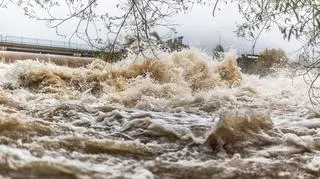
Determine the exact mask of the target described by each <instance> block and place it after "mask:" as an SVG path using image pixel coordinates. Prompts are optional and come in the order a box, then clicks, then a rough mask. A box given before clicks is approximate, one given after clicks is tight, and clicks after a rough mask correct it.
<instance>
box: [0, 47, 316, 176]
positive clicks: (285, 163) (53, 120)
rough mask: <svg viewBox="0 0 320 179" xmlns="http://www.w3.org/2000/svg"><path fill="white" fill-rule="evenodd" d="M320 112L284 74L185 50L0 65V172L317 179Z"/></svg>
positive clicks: (303, 87) (297, 83)
mask: <svg viewBox="0 0 320 179" xmlns="http://www.w3.org/2000/svg"><path fill="white" fill-rule="evenodd" d="M319 151H320V112H319V111H318V110H317V106H313V105H311V103H310V100H309V96H308V85H307V84H306V83H305V81H304V80H303V78H302V77H295V78H291V76H290V70H287V71H285V70H284V71H281V72H279V73H277V74H273V75H269V76H266V77H259V76H255V75H246V74H242V73H241V72H240V69H239V68H238V67H237V65H236V62H235V59H234V57H232V56H229V57H226V58H225V60H224V61H222V62H213V61H210V60H207V59H206V58H205V57H203V56H202V55H200V53H199V52H197V51H195V50H187V51H182V52H177V53H171V54H167V55H164V56H163V57H161V58H160V59H157V60H143V59H130V58H128V59H126V60H124V61H122V62H118V63H116V64H107V63H105V62H103V61H99V60H96V61H93V62H92V63H91V64H89V65H88V66H85V67H80V68H69V67H63V66H56V65H53V64H47V63H41V62H37V61H31V60H25V61H16V62H14V63H11V64H4V63H0V178H5V179H7V178H13V179H20V178H21V179H25V178H35V179H43V178H59V179H63V178H79V179H87V178H98V179H100V178H117V179H118V178H133V179H153V178H156V179H171V178H172V179H173V178H181V179H185V178H197V179H198V178H199V179H202V178H203V179H204V178H290V179H291V178H319V177H320V152H319Z"/></svg>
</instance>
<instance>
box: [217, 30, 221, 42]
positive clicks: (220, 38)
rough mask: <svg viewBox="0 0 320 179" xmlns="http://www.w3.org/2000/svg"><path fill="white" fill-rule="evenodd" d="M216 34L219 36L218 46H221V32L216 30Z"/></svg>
mask: <svg viewBox="0 0 320 179" xmlns="http://www.w3.org/2000/svg"><path fill="white" fill-rule="evenodd" d="M217 33H218V34H219V45H221V32H220V31H218V30H217Z"/></svg>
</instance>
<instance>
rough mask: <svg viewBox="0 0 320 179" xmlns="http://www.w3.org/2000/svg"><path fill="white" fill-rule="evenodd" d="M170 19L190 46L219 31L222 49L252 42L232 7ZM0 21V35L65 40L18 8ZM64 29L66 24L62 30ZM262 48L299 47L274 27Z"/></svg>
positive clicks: (208, 43) (213, 41) (205, 44)
mask: <svg viewBox="0 0 320 179" xmlns="http://www.w3.org/2000/svg"><path fill="white" fill-rule="evenodd" d="M173 20H174V21H175V22H177V23H178V24H180V25H179V26H178V27H177V31H178V34H176V35H177V36H179V35H183V36H184V37H185V42H186V43H189V44H192V45H193V46H198V47H202V48H208V49H211V48H213V47H214V46H215V45H217V44H218V39H219V33H221V38H222V44H223V46H224V47H225V48H227V49H228V48H231V47H232V48H235V49H238V50H240V51H247V52H250V51H251V46H252V42H248V41H246V40H244V39H241V38H238V37H237V36H236V35H235V33H234V30H235V29H236V23H237V22H240V21H241V17H240V15H239V14H238V13H237V11H236V8H235V7H233V6H230V5H228V6H225V7H222V10H221V11H219V12H218V13H217V14H216V17H212V7H206V6H195V7H194V9H193V10H192V12H190V13H188V14H179V15H177V16H175V17H173ZM0 24H1V25H0V34H1V35H14V36H24V37H33V38H42V39H50V40H63V41H64V40H66V39H64V38H62V37H59V36H57V35H56V32H55V30H54V29H50V28H48V27H47V26H46V25H45V23H44V22H37V21H35V20H32V19H28V18H27V17H25V16H24V14H23V11H22V10H21V9H19V8H8V9H0ZM72 25H73V24H70V26H72ZM67 29H68V27H66V29H65V30H67ZM217 31H219V32H217ZM265 48H282V49H284V50H285V51H287V52H288V53H289V55H291V54H292V52H293V51H294V50H295V49H297V48H298V43H297V42H295V41H290V42H287V41H285V40H282V36H281V34H280V33H279V32H278V31H276V30H275V31H273V32H269V33H267V34H264V35H263V36H262V37H261V38H260V39H259V41H258V43H257V47H256V51H261V50H262V49H265Z"/></svg>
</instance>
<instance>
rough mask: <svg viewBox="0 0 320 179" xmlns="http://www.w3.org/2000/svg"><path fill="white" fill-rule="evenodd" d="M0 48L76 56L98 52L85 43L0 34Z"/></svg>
mask: <svg viewBox="0 0 320 179" xmlns="http://www.w3.org/2000/svg"><path fill="white" fill-rule="evenodd" d="M0 50H4V51H15V52H29V53H41V54H56V55H67V56H77V57H94V56H95V54H96V53H97V52H98V50H97V49H94V48H93V47H90V46H89V45H87V44H77V43H71V42H63V41H53V40H44V39H34V38H25V37H18V36H1V35H0Z"/></svg>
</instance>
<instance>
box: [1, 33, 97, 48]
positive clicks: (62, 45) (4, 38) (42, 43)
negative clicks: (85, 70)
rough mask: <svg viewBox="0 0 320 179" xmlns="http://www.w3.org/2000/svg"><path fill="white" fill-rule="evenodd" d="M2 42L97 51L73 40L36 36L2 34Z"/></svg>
mask: <svg viewBox="0 0 320 179" xmlns="http://www.w3.org/2000/svg"><path fill="white" fill-rule="evenodd" d="M0 42H4V43H16V44H23V45H34V46H45V47H53V48H68V49H74V50H88V51H95V50H96V49H95V48H93V47H91V46H89V45H87V44H78V43H72V42H64V41H55V40H45V39H36V38H26V37H19V36H2V35H0Z"/></svg>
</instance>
